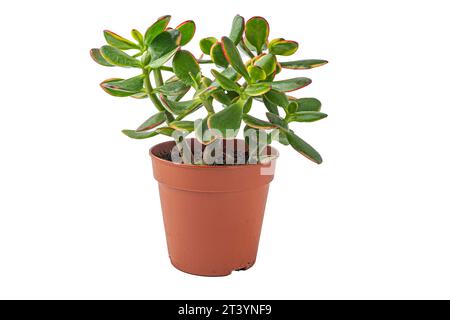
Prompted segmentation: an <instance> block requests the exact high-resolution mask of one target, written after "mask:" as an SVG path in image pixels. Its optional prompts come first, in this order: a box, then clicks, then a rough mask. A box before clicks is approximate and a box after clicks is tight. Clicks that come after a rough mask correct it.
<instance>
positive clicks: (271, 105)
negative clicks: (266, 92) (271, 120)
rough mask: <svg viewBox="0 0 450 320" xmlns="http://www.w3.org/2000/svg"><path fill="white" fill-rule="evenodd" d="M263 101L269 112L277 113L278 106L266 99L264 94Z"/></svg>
mask: <svg viewBox="0 0 450 320" xmlns="http://www.w3.org/2000/svg"><path fill="white" fill-rule="evenodd" d="M263 103H264V105H265V106H266V109H267V110H268V111H269V112H270V113H274V114H279V113H278V106H277V105H276V104H275V103H273V102H271V101H270V100H268V99H267V97H266V96H264V97H263Z"/></svg>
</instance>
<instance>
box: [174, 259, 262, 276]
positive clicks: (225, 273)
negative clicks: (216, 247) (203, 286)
mask: <svg viewBox="0 0 450 320" xmlns="http://www.w3.org/2000/svg"><path fill="white" fill-rule="evenodd" d="M170 262H171V264H172V266H174V268H175V269H177V270H179V271H181V272H184V273H187V274H191V275H194V276H200V277H226V276H229V275H230V274H231V273H232V272H233V271H246V270H248V269H250V268H251V267H253V265H254V264H255V261H252V262H250V263H248V264H246V265H244V266H242V267H237V268H235V269H232V270H218V271H213V272H211V273H198V272H192V271H189V267H187V268H185V267H183V266H181V265H179V264H177V263H176V262H173V261H172V259H170Z"/></svg>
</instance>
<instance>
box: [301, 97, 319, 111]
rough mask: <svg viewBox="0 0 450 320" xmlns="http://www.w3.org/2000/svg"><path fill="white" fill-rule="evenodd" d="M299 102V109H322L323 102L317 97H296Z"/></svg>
mask: <svg viewBox="0 0 450 320" xmlns="http://www.w3.org/2000/svg"><path fill="white" fill-rule="evenodd" d="M294 101H295V102H296V103H297V104H298V110H297V111H320V109H321V107H322V104H321V103H320V101H319V100H317V99H316V98H300V99H294Z"/></svg>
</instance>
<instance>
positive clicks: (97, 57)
mask: <svg viewBox="0 0 450 320" xmlns="http://www.w3.org/2000/svg"><path fill="white" fill-rule="evenodd" d="M89 53H90V55H91V58H92V60H94V61H95V62H97V63H98V64H99V65H102V66H105V67H114V65H113V64H111V63H109V62H108V61H106V59H105V58H103V56H102V54H101V53H100V49H97V48H94V49H91V51H90V52H89Z"/></svg>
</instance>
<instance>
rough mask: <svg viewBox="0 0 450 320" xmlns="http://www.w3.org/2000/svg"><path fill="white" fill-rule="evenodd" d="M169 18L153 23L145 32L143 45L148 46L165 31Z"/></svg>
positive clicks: (165, 17)
mask: <svg viewBox="0 0 450 320" xmlns="http://www.w3.org/2000/svg"><path fill="white" fill-rule="evenodd" d="M169 21H170V16H163V17H161V18H159V19H158V20H157V21H156V22H155V23H153V24H152V25H151V26H150V27H149V28H148V29H147V31H146V32H145V36H144V43H145V45H146V46H149V45H150V43H152V41H153V39H155V38H156V36H158V35H159V34H160V33H161V32H163V31H164V30H166V28H167V26H168V25H169Z"/></svg>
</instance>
